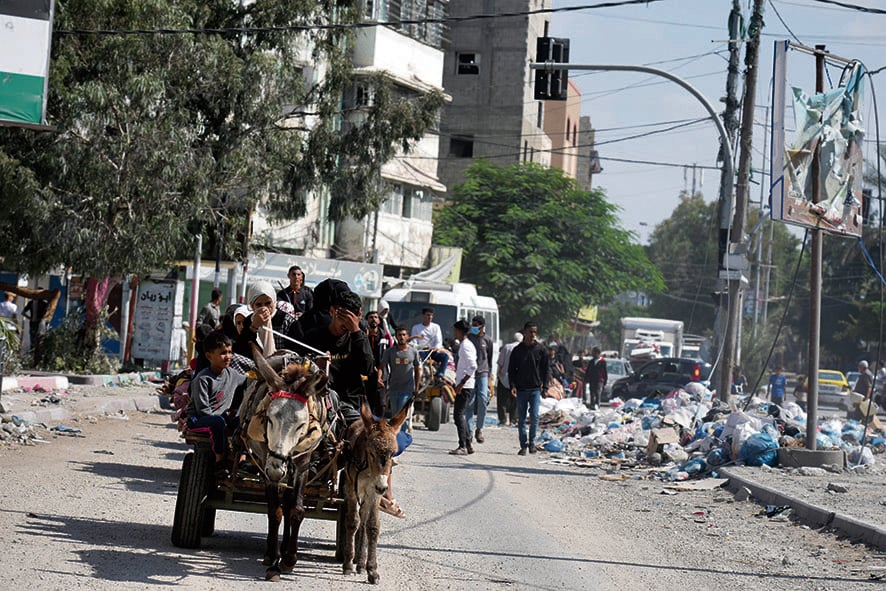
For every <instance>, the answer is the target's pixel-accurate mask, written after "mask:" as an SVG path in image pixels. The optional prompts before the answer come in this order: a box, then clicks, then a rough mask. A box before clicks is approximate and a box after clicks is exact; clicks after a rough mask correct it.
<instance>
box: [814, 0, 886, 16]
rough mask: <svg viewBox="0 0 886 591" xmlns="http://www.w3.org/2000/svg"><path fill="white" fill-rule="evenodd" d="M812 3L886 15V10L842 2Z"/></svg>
mask: <svg viewBox="0 0 886 591" xmlns="http://www.w3.org/2000/svg"><path fill="white" fill-rule="evenodd" d="M810 2H818V3H819V4H832V5H833V6H839V7H841V8H848V9H850V10H857V11H859V12H869V13H871V14H886V8H869V7H867V6H860V5H858V4H851V3H849V2H840V0H810Z"/></svg>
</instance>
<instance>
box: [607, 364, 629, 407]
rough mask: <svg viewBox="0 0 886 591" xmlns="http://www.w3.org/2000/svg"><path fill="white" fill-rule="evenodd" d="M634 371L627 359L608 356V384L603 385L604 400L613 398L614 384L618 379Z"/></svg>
mask: <svg viewBox="0 0 886 591" xmlns="http://www.w3.org/2000/svg"><path fill="white" fill-rule="evenodd" d="M633 373H634V370H633V368H632V367H631V364H630V362H629V361H628V360H627V359H617V358H616V359H612V358H608V357H607V358H606V385H604V386H603V393H602V395H601V399H602V400H609V399H610V398H612V384H614V383H615V381H616V380H620V379H621V378H623V377H626V376H629V375H632V374H633Z"/></svg>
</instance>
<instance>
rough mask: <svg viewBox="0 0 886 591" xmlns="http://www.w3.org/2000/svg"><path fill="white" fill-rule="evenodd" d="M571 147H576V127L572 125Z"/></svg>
mask: <svg viewBox="0 0 886 591" xmlns="http://www.w3.org/2000/svg"><path fill="white" fill-rule="evenodd" d="M572 145H573V146H577V145H578V125H575V124H573V125H572Z"/></svg>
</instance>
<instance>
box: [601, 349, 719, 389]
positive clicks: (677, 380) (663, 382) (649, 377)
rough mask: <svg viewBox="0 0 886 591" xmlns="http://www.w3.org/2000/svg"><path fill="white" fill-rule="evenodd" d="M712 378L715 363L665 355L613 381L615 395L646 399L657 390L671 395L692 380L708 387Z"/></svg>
mask: <svg viewBox="0 0 886 591" xmlns="http://www.w3.org/2000/svg"><path fill="white" fill-rule="evenodd" d="M710 377H711V366H710V364H708V363H705V362H704V361H700V360H698V359H688V358H684V357H662V358H661V359H654V360H652V361H650V362H648V363H645V364H644V365H642V366H641V367H639V368H638V369H637V370H636V372H634V374H632V375H629V376H626V377H624V378H621V379H619V380H616V381H615V383H613V384H612V396H613V397H618V398H621V399H623V400H627V399H628V398H645V397H647V396H649V395H650V394H653V393H655V392H659V393H661V394H667V393H668V392H670V391H671V390H674V389H676V388H682V387H683V386H685V385H686V384H688V383H689V382H701V383H702V384H703V385H704V386H705V387H707V386H708V385H709V384H710V382H709V380H710Z"/></svg>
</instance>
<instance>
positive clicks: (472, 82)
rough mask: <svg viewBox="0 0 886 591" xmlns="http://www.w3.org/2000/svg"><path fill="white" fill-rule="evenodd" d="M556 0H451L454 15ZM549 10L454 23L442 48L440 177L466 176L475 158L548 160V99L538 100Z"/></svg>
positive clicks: (453, 181) (451, 182)
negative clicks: (540, 50)
mask: <svg viewBox="0 0 886 591" xmlns="http://www.w3.org/2000/svg"><path fill="white" fill-rule="evenodd" d="M551 6H552V2H551V0H482V1H480V0H452V1H451V2H450V3H449V14H450V16H452V17H462V16H470V15H475V14H496V13H505V12H516V11H533V10H540V9H549V8H551ZM549 27H550V15H549V14H532V15H526V16H517V17H506V18H496V19H476V20H465V21H455V22H452V23H451V24H450V28H449V42H448V43H447V44H446V45H445V46H444V49H445V59H444V63H443V86H444V87H445V88H446V92H447V93H449V94H450V95H451V96H452V102H451V103H450V104H448V105H447V106H446V107H444V110H443V116H442V118H441V123H440V167H439V171H440V179H441V180H442V181H443V184H445V185H446V186H447V187H449V188H450V189H451V188H452V187H453V186H455V185H457V184H460V183H462V182H464V178H465V177H464V173H465V169H467V168H468V166H470V164H471V162H472V161H473V159H474V158H485V159H487V160H488V161H489V162H492V163H494V164H498V165H508V164H516V163H518V162H521V161H531V162H536V163H539V164H541V165H542V166H550V164H551V152H550V150H551V139H550V138H549V137H548V135H547V134H546V133H545V129H544V116H545V114H544V103H543V102H542V101H536V100H534V99H533V81H534V73H533V72H532V71H531V70H530V69H529V64H530V63H531V62H532V61H534V59H535V44H536V39H537V38H538V37H542V36H545V35H546V34H547V33H548V29H549Z"/></svg>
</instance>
